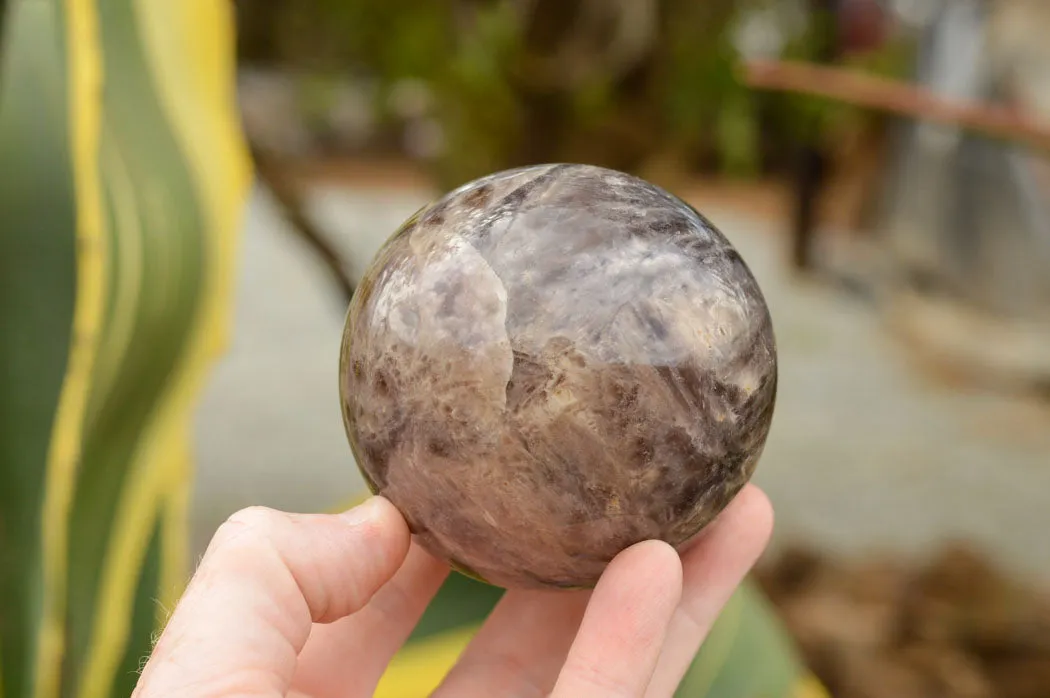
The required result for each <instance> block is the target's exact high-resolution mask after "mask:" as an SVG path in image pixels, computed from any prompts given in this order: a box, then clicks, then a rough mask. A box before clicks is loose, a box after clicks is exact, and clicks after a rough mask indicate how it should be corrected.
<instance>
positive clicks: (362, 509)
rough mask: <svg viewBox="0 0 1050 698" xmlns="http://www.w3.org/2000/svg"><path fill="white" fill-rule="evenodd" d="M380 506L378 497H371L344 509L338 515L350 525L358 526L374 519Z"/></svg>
mask: <svg viewBox="0 0 1050 698" xmlns="http://www.w3.org/2000/svg"><path fill="white" fill-rule="evenodd" d="M381 506H382V503H381V502H380V501H379V497H371V498H369V499H368V501H366V502H364V503H363V504H358V505H357V506H356V507H354V508H353V509H350V510H349V511H344V512H343V513H342V514H340V515H339V516H340V517H341V518H342V519H343V521H345V522H346V523H348V524H350V525H351V526H360V525H362V524H366V523H370V522H372V521H375V520H376V518H378V516H379V510H380V508H381Z"/></svg>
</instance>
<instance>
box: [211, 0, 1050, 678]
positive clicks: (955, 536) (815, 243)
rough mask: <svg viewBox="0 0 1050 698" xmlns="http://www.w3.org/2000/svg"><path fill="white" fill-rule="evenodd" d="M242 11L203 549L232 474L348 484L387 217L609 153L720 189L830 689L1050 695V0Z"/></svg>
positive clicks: (428, 4) (786, 524) (798, 620)
mask: <svg viewBox="0 0 1050 698" xmlns="http://www.w3.org/2000/svg"><path fill="white" fill-rule="evenodd" d="M237 23H238V32H239V35H238V49H237V51H238V89H239V108H240V111H241V115H242V118H243V124H244V127H245V131H246V134H247V137H248V139H249V141H250V145H251V148H252V152H253V156H254V158H255V162H256V165H257V168H258V169H257V173H256V174H257V179H256V187H255V189H254V190H253V192H252V195H251V198H250V203H249V209H248V212H247V218H246V225H245V228H244V238H243V241H242V248H241V252H240V259H239V271H238V274H239V276H238V282H237V283H238V291H237V307H236V316H235V327H234V335H233V344H232V347H231V348H230V351H229V352H228V353H227V355H226V356H225V358H224V359H223V361H222V362H221V364H220V365H219V367H218V369H217V372H216V373H215V374H214V376H213V378H212V380H211V382H210V384H209V386H208V388H207V391H206V394H205V398H204V401H203V404H202V405H201V409H200V411H199V417H198V421H197V424H198V429H199V431H198V443H197V448H198V452H199V469H198V477H197V484H196V492H195V500H194V501H195V505H194V506H195V508H194V517H193V524H194V532H195V537H194V544H195V549H196V550H198V551H199V550H201V549H202V547H203V546H204V545H205V544H206V541H207V539H208V538H209V536H210V535H211V533H212V532H213V530H214V528H215V527H216V526H217V525H218V524H219V523H220V522H221V521H222V520H223V519H224V518H225V517H226V516H227V515H228V514H229V513H231V512H232V511H234V510H235V509H237V508H240V507H242V506H245V505H248V504H257V503H263V504H268V505H271V506H276V507H280V508H286V509H293V510H314V509H318V508H326V507H332V506H338V505H339V504H340V503H341V502H343V501H346V500H348V499H350V498H351V497H353V496H354V495H355V493H359V492H361V491H362V482H361V480H360V479H359V477H358V475H357V472H356V469H355V467H354V463H353V461H352V456H351V454H350V451H349V448H348V447H347V443H346V438H345V436H344V432H343V427H342V424H341V422H340V413H339V409H338V406H337V405H338V397H337V382H336V362H337V352H338V346H339V342H340V333H341V329H342V323H343V318H344V312H345V308H346V304H347V298H348V293H349V292H350V291H351V290H352V288H353V284H354V282H355V280H356V279H358V278H359V277H360V276H361V274H362V272H363V270H364V269H365V268H366V266H367V265H368V263H369V262H370V260H371V258H372V255H373V254H374V253H375V251H376V249H377V248H378V246H379V245H380V244H381V243H382V242H383V241H384V239H385V238H386V237H387V236H388V235H390V234H391V233H392V232H393V231H394V230H395V229H396V228H397V227H398V225H399V224H400V223H401V221H402V220H403V219H405V218H406V217H407V216H408V215H410V214H411V213H412V212H414V211H415V210H416V209H417V208H418V207H419V206H420V205H422V204H423V203H425V202H427V201H428V200H430V199H432V198H433V197H435V196H437V195H439V194H440V193H442V192H444V191H445V190H448V189H450V188H452V187H454V186H456V185H458V184H461V183H463V182H465V181H467V180H469V179H472V178H474V177H477V176H481V175H484V174H488V173H490V172H493V171H495V170H499V169H503V168H507V167H512V166H516V165H523V164H527V163H538V162H551V161H575V162H588V163H592V164H600V165H606V166H610V167H614V168H618V169H623V170H627V171H630V172H633V173H636V174H639V175H641V176H644V177H647V178H649V179H651V180H652V181H655V182H657V183H659V184H661V185H663V186H665V187H667V188H669V189H671V190H672V191H674V192H675V193H677V194H679V195H680V196H682V197H683V198H685V199H687V200H688V201H690V203H693V204H694V205H695V206H696V207H697V208H698V209H699V210H700V211H701V212H703V213H704V214H705V215H706V216H708V217H709V218H711V219H712V220H713V221H714V222H715V224H716V225H718V226H719V227H720V228H721V229H722V230H723V232H725V234H726V235H727V236H728V237H729V238H730V240H731V241H732V242H733V243H734V244H735V245H736V246H737V247H738V248H739V249H740V251H741V253H742V255H743V257H744V259H745V260H746V261H747V262H748V263H749V265H750V266H751V267H752V269H753V271H754V273H755V274H756V276H757V277H758V279H759V281H760V283H761V285H762V288H763V289H764V292H765V294H766V296H767V299H768V301H769V303H770V306H771V310H772V313H773V317H774V322H775V326H776V331H777V336H778V342H779V349H780V362H781V389H780V394H779V398H778V408H777V413H776V416H775V419H774V425H773V431H772V433H771V436H770V440H769V443H768V447H767V449H766V452H765V455H764V457H763V460H762V462H761V464H760V466H759V470H758V473H757V475H756V478H755V479H756V481H757V482H758V483H759V484H760V485H761V486H762V487H763V488H764V489H765V490H766V491H767V492H768V494H769V495H770V497H771V498H772V500H773V502H774V505H775V507H776V510H777V528H776V534H775V539H774V543H773V546H772V547H771V549H770V551H769V554H768V555H767V557H766V559H765V560H764V561H763V566H762V570H761V573H760V575H759V576H760V579H761V581H762V584H763V586H764V587H765V588H766V590H767V592H768V593H769V594H770V595H771V598H773V600H774V602H775V603H776V604H777V606H778V609H779V610H780V611H781V613H782V615H783V617H785V618H786V619H787V621H788V624H789V627H790V628H791V630H792V632H793V634H794V635H795V636H796V637H797V638H799V639H800V642H801V643H802V646H803V647H804V649H805V651H806V653H807V657H808V658H809V659H810V660H811V662H812V663H813V664H814V665H815V666H816V667H817V668H818V673H819V674H820V675H821V678H822V679H824V681H825V683H826V684H827V685H828V686H829V689H830V690H831V691H832V692H833V693H834V694H835V695H871V696H875V695H879V696H881V695H893V696H901V697H904V696H911V695H929V696H934V695H937V696H949V695H950V696H964V695H965V696H986V695H987V696H1046V695H1050V634H1048V616H1050V611H1048V609H1047V606H1046V605H1040V604H1045V593H1046V589H1047V588H1048V587H1050V543H1048V542H1047V532H1048V531H1050V506H1048V505H1050V399H1048V397H1050V198H1048V193H1050V176H1048V167H1047V160H1046V159H1045V153H1046V149H1047V148H1048V147H1050V43H1048V42H1047V41H1046V36H1047V34H1048V32H1050V3H1047V2H1046V1H1045V0H952V1H938V0H892V1H891V0H886V1H879V0H768V1H754V2H745V1H734V0H704V1H703V2H697V1H696V0H691V1H690V0H448V1H447V2H433V0H388V1H387V2H382V3H379V2H371V1H369V0H294V1H293V0H270V2H267V3H250V2H241V3H238V13H237ZM1020 590H1023V591H1020ZM1033 619H1035V620H1033ZM1011 623H1020V624H1021V626H1023V628H1024V630H1023V631H1021V630H1016V628H1015V627H1014V625H1011ZM902 624H903V626H907V627H903V626H902ZM912 626H914V627H912ZM904 636H906V637H908V638H911V639H910V640H909V641H908V642H904V641H903V640H901V637H904ZM989 657H991V658H992V659H989ZM931 677H934V678H931ZM873 682H874V687H873ZM924 682H925V683H924ZM931 682H932V683H931ZM938 682H939V683H938ZM860 686H865V688H864V689H863V690H861V689H860V688H859V687H860ZM934 687H935V688H934Z"/></svg>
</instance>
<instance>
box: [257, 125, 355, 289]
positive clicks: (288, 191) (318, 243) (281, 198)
mask: <svg viewBox="0 0 1050 698" xmlns="http://www.w3.org/2000/svg"><path fill="white" fill-rule="evenodd" d="M251 153H252V159H253V160H254V162H255V173H256V177H257V178H258V180H259V182H260V183H261V184H262V185H263V186H265V187H266V188H267V189H268V190H269V191H270V193H271V194H273V197H274V199H275V200H276V201H277V204H278V205H279V206H280V208H281V211H282V212H283V213H284V216H285V218H286V220H287V221H288V222H289V224H291V226H292V228H293V229H294V231H295V232H296V233H297V234H298V235H299V236H300V237H301V238H302V239H303V240H304V241H305V242H306V244H307V245H308V246H309V247H310V248H311V249H312V250H313V251H314V253H315V254H316V255H317V256H318V258H319V259H320V260H321V262H322V263H323V264H324V265H325V266H326V267H327V268H328V271H329V273H330V274H331V276H332V279H333V280H334V281H335V283H336V285H337V286H338V287H339V290H340V292H341V293H342V295H343V298H344V300H345V301H346V302H347V303H349V302H350V299H351V298H352V297H353V295H354V282H353V280H352V279H351V278H350V274H349V271H348V269H349V265H348V264H347V262H346V260H345V259H344V258H343V255H342V254H341V253H340V251H339V249H338V248H337V247H336V246H335V244H334V243H332V242H331V241H330V240H329V239H328V236H326V235H325V234H324V232H323V231H322V230H321V229H320V227H319V226H317V225H316V224H315V223H314V222H313V221H312V220H310V217H309V215H307V213H306V207H305V205H304V202H303V199H302V196H300V194H299V191H298V190H297V188H296V187H295V185H294V184H293V183H292V182H291V181H290V180H289V178H288V177H287V176H286V175H285V168H284V165H283V164H282V163H281V162H280V160H279V158H276V157H274V156H272V155H270V154H269V153H267V152H266V151H265V149H263V148H260V147H258V146H257V145H255V144H252V146H251Z"/></svg>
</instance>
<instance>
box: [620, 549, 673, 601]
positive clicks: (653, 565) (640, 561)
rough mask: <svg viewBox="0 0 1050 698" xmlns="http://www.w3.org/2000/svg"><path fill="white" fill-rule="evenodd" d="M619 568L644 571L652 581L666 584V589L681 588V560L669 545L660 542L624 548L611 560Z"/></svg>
mask: <svg viewBox="0 0 1050 698" xmlns="http://www.w3.org/2000/svg"><path fill="white" fill-rule="evenodd" d="M613 564H615V565H618V566H619V567H631V568H637V569H639V570H645V571H646V574H647V576H648V577H649V578H650V579H651V580H652V581H660V582H663V583H666V584H667V586H668V587H672V588H674V587H677V588H679V589H681V586H682V558H681V556H680V555H679V554H678V551H677V550H675V549H674V548H673V547H672V546H671V545H670V544H668V543H666V542H665V541H662V540H656V539H653V540H644V541H641V542H640V543H635V544H634V545H632V546H630V547H628V548H626V549H625V550H624V551H623V552H621V553H620V554H619V555H617V556H616V558H614V559H613V562H612V563H611V565H610V566H612V565H613Z"/></svg>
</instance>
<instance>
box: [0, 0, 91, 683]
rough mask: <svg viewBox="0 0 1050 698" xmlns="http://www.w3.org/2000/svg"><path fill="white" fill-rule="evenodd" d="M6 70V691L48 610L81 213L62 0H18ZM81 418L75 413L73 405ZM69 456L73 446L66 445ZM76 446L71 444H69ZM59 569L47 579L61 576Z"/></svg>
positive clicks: (2, 511)
mask: <svg viewBox="0 0 1050 698" xmlns="http://www.w3.org/2000/svg"><path fill="white" fill-rule="evenodd" d="M4 32H5V33H4V37H3V59H2V60H3V65H2V77H0V85H2V90H0V172H3V176H2V178H0V650H2V660H3V666H2V668H0V675H2V677H3V681H4V685H3V686H2V691H3V692H4V693H5V694H6V695H10V696H28V695H32V693H33V691H34V690H35V685H34V680H33V675H32V672H33V667H34V665H35V663H36V661H37V647H38V645H39V643H40V641H41V638H42V637H43V639H45V640H54V636H55V635H56V634H57V635H58V636H60V634H61V629H60V628H55V627H51V628H49V629H48V631H49V632H50V633H51V635H50V636H42V635H41V631H42V630H41V622H42V620H41V619H42V615H43V613H44V599H43V588H44V584H45V579H44V575H45V572H44V560H43V551H42V542H43V541H42V539H43V536H42V532H41V529H40V520H41V518H42V516H43V515H44V507H45V491H46V481H47V471H48V462H49V459H53V458H54V457H55V455H56V454H55V452H54V449H53V448H52V439H51V437H52V432H53V431H54V429H55V422H56V417H57V415H58V414H59V409H60V399H61V395H62V387H63V383H64V380H65V376H66V371H67V367H68V365H69V354H70V345H71V343H72V341H73V339H74V337H73V316H74V307H75V303H76V298H75V286H76V283H77V278H76V274H75V264H76V261H75V256H76V247H77V240H76V222H75V207H74V192H73V174H72V170H71V166H70V159H69V158H70V141H69V137H68V126H67V123H66V114H67V112H68V106H67V86H66V70H65V64H64V61H65V58H66V55H65V50H64V48H63V45H64V36H63V26H62V22H61V17H60V16H59V15H58V13H57V11H56V10H55V8H54V6H53V4H51V3H46V2H29V1H27V0H22V1H19V2H11V3H8V6H7V16H6V17H5V19H4ZM73 417H74V419H75V415H73ZM58 455H63V454H58ZM65 455H69V454H65ZM53 582H54V579H53V578H52V579H50V580H49V583H53Z"/></svg>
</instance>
